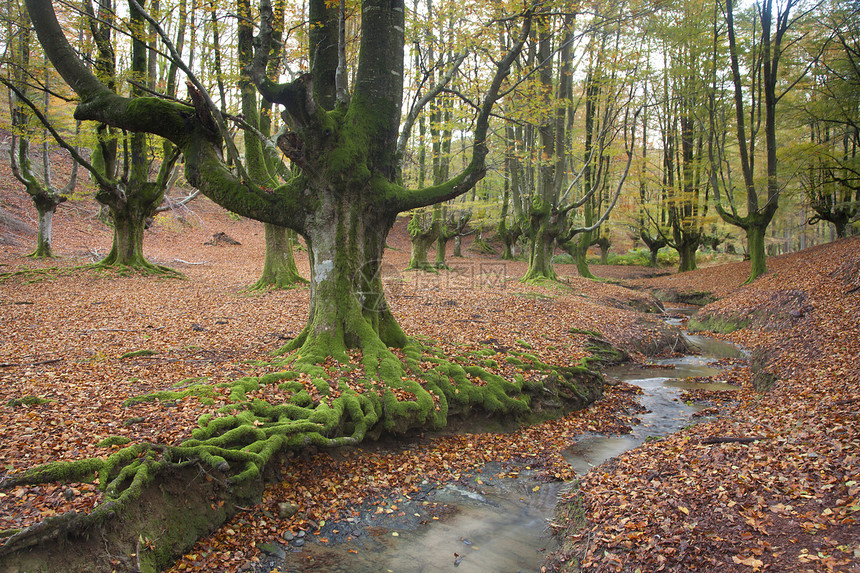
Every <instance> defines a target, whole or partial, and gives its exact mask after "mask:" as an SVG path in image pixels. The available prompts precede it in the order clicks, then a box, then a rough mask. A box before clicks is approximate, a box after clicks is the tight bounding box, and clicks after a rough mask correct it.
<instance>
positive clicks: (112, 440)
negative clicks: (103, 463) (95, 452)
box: [96, 436, 131, 448]
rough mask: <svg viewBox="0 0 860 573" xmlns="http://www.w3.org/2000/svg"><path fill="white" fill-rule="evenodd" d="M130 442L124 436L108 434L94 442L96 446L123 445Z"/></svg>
mask: <svg viewBox="0 0 860 573" xmlns="http://www.w3.org/2000/svg"><path fill="white" fill-rule="evenodd" d="M129 442H131V440H130V439H129V438H126V437H125V436H109V437H107V438H105V439H104V440H102V441H101V442H99V443H98V444H96V447H98V448H110V447H111V446H124V445H125V444H127V443H129Z"/></svg>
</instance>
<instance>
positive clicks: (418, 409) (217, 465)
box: [0, 336, 605, 564]
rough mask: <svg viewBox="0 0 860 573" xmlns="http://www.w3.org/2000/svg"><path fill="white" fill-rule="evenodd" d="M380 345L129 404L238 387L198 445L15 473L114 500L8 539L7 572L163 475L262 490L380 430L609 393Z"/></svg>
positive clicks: (532, 368) (305, 355)
mask: <svg viewBox="0 0 860 573" xmlns="http://www.w3.org/2000/svg"><path fill="white" fill-rule="evenodd" d="M379 340H380V339H379V338H376V343H371V344H368V345H367V346H366V347H365V348H364V349H363V351H362V352H361V357H360V363H356V361H355V360H354V358H355V356H353V357H352V358H353V360H350V356H348V355H347V354H346V353H345V352H333V350H334V349H333V348H330V347H329V345H328V344H327V343H326V339H325V337H322V336H317V337H316V338H314V339H313V340H312V341H310V342H309V341H308V340H307V338H306V337H305V336H300V337H299V338H298V339H296V340H295V341H293V343H292V345H291V347H292V348H294V350H293V351H292V352H290V353H289V354H287V355H286V356H285V357H283V358H282V359H280V360H279V362H278V363H277V365H276V366H277V367H278V368H280V369H281V370H280V371H278V372H274V373H271V374H266V375H264V376H262V377H260V378H242V379H239V380H236V381H234V382H232V383H229V384H220V385H208V384H205V383H199V384H193V385H191V386H188V387H186V388H184V389H182V390H180V391H175V392H174V391H168V392H161V393H158V394H155V395H150V396H142V397H138V398H134V399H130V400H129V401H128V403H129V404H132V403H134V402H139V401H143V400H148V399H168V400H169V399H181V398H183V397H186V396H189V395H196V396H201V397H203V396H210V397H212V396H215V395H216V394H219V392H218V388H219V387H221V388H225V387H226V388H229V398H228V400H229V401H228V403H227V404H226V405H225V406H223V407H221V408H220V409H218V410H217V411H216V412H214V413H209V414H206V415H204V416H202V417H201V418H200V419H199V421H198V425H199V427H198V428H196V429H195V430H194V431H193V432H192V438H191V439H189V440H186V441H185V442H183V443H181V444H180V445H178V446H168V445H158V444H151V443H137V444H132V445H128V446H126V447H124V448H122V449H119V450H117V451H116V452H115V453H113V454H112V455H110V456H108V457H107V458H104V459H101V458H91V459H85V460H78V461H74V462H54V463H50V464H46V465H42V466H37V467H34V468H31V469H29V470H27V471H25V472H22V473H20V474H15V475H9V476H6V477H5V478H4V479H3V480H2V482H0V487H3V488H10V487H14V486H16V485H22V484H41V483H51V482H57V481H62V482H92V481H94V480H95V478H96V477H97V478H98V480H99V484H100V487H101V488H102V490H103V492H104V493H103V501H102V503H101V504H100V505H99V506H98V507H97V508H96V509H95V510H93V511H92V512H91V513H89V514H86V515H77V514H73V515H63V516H59V517H56V518H50V519H48V520H46V521H44V522H42V523H40V524H37V525H34V526H32V527H29V528H27V529H25V530H22V531H20V532H17V533H15V534H13V535H11V536H9V535H7V536H6V537H8V539H6V541H5V543H3V545H2V547H0V564H3V563H8V562H11V561H10V560H14V559H15V558H16V557H15V555H18V554H19V553H20V552H21V551H22V550H27V549H28V548H31V547H33V546H35V545H40V546H42V545H45V544H50V543H52V540H62V539H66V538H67V537H68V536H69V535H70V534H71V532H73V531H76V532H80V531H86V530H89V529H92V528H94V527H98V528H101V529H103V528H104V527H105V523H106V522H107V521H109V520H111V519H113V518H114V517H116V516H117V515H119V514H121V513H123V512H124V511H125V510H126V509H128V508H129V506H130V505H133V504H134V503H135V502H136V500H138V499H139V498H140V497H141V495H142V493H143V492H144V491H145V490H146V488H147V487H149V486H150V485H152V484H153V483H154V480H155V479H156V478H157V476H159V475H160V474H163V473H165V472H176V471H179V470H181V469H182V468H185V467H189V466H190V467H200V468H202V469H203V470H204V471H211V472H212V473H216V474H218V475H220V476H223V482H224V484H225V485H226V486H227V487H228V489H231V488H236V487H245V486H247V485H248V484H259V483H261V482H262V471H263V470H264V468H265V467H266V466H267V464H269V462H270V461H271V460H272V458H273V456H275V455H276V454H278V453H282V452H285V451H288V450H299V449H302V448H305V447H308V446H311V445H315V446H319V447H335V446H343V445H354V444H358V443H360V442H362V441H363V440H365V439H366V438H368V437H377V436H378V435H379V434H380V433H381V432H393V433H403V432H406V431H408V430H411V429H417V428H431V429H438V428H442V427H444V426H445V425H446V424H447V422H448V419H449V418H450V417H453V416H458V417H468V416H470V415H474V414H475V413H477V412H479V411H480V412H483V413H485V414H487V415H490V416H498V417H504V418H516V419H520V420H526V419H528V417H529V416H530V415H532V414H535V413H537V412H541V413H542V415H543V416H544V417H546V415H547V414H546V413H547V411H551V412H555V414H556V415H560V414H563V413H565V412H567V411H571V410H574V409H581V408H584V407H586V406H588V405H589V404H591V403H592V402H593V401H594V400H596V399H597V398H598V397H600V396H601V395H602V392H603V379H602V377H601V376H600V374H598V373H595V372H592V371H591V370H590V369H589V367H588V365H589V360H588V359H585V360H583V363H582V365H581V366H578V367H554V366H550V365H547V364H544V363H542V362H541V361H540V360H539V359H538V358H537V357H536V356H534V355H532V354H528V353H525V352H522V353H517V352H508V353H507V356H506V358H505V359H504V363H503V366H504V368H505V369H506V371H507V374H506V376H505V377H502V376H501V375H499V374H497V373H494V372H492V371H491V369H492V368H489V367H484V366H477V365H475V364H476V363H483V364H487V365H489V366H494V367H495V369H496V371H498V369H499V368H500V365H499V364H498V363H497V362H496V361H494V360H492V357H493V356H494V355H495V354H496V352H495V351H494V350H492V349H489V348H487V349H482V350H481V351H479V352H475V351H472V352H469V353H465V354H462V355H457V356H446V355H444V354H443V352H442V351H441V350H439V349H438V348H434V347H430V346H424V345H421V344H419V343H417V342H414V341H410V342H408V343H407V344H406V345H405V346H404V347H403V348H402V349H399V350H394V351H393V350H391V349H389V348H388V347H387V346H385V345H384V344H382V343H381V342H380V341H379ZM603 350H604V351H605V349H603ZM395 352H396V353H397V354H395ZM329 357H333V358H329ZM511 370H513V371H514V372H515V373H514V374H513V375H510V371H511ZM269 385H275V386H277V388H278V390H279V391H280V393H283V394H286V395H288V399H287V400H284V401H281V402H279V403H269V402H267V401H265V400H262V399H259V398H254V399H249V398H248V394H249V393H251V392H254V391H256V390H259V389H261V388H265V387H266V386H269ZM222 392H223V391H222ZM7 533H8V532H7ZM2 537H4V536H3V535H0V538H2ZM61 542H62V541H61ZM191 542H193V539H191ZM152 543H154V544H155V545H158V542H152ZM152 543H151V544H152ZM183 549H184V547H175V548H173V549H171V551H182V550H183ZM159 551H162V552H163V550H162V549H159Z"/></svg>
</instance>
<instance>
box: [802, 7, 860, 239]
mask: <svg viewBox="0 0 860 573" xmlns="http://www.w3.org/2000/svg"><path fill="white" fill-rule="evenodd" d="M819 15H820V17H819V18H818V19H817V20H818V23H819V24H820V25H821V27H822V30H821V33H822V34H823V35H824V38H823V39H821V40H820V41H822V43H823V44H824V50H823V51H822V54H821V57H820V58H818V59H817V60H816V61H815V64H814V66H813V69H812V73H811V74H810V76H811V78H812V79H811V82H810V84H811V85H809V86H808V88H807V90H808V93H809V94H810V96H811V97H810V98H808V99H807V100H806V101H805V102H804V104H803V112H804V115H805V119H806V121H807V122H808V124H809V142H810V146H809V147H806V148H805V149H804V150H803V153H804V155H805V156H806V158H807V161H808V164H807V165H808V166H807V168H806V169H802V170H801V171H800V173H799V176H800V180H801V184H802V186H803V190H804V192H805V194H806V197H807V200H808V202H809V205H810V207H811V208H812V210H813V211H814V213H815V214H814V215H813V216H812V217H810V218H809V220H808V223H809V224H815V223H817V222H818V221H827V222H829V223H831V224H832V225H833V227H834V229H835V232H836V236H837V237H844V236H846V235H847V234H848V231H849V229H850V223H851V222H853V221H857V220H858V217H860V9H858V7H857V6H856V5H853V4H836V5H834V7H833V9H831V10H828V11H824V10H822V11H821V12H819Z"/></svg>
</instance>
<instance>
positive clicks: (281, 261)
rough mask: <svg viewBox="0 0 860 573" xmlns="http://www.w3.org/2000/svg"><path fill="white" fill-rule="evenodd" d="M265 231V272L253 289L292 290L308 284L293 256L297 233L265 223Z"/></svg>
mask: <svg viewBox="0 0 860 573" xmlns="http://www.w3.org/2000/svg"><path fill="white" fill-rule="evenodd" d="M263 230H264V232H265V236H266V256H265V259H264V260H263V272H262V273H261V275H260V278H259V280H257V282H256V283H254V285H252V286H251V289H252V290H256V289H265V288H271V287H274V288H290V287H292V286H295V285H296V284H303V283H306V282H307V281H306V280H305V279H304V277H302V275H301V273H300V272H299V268H298V266H296V258H295V256H294V255H293V246H294V244H295V241H296V234H295V231H292V230H290V229H287V228H286V227H280V226H278V225H272V224H270V223H264V224H263Z"/></svg>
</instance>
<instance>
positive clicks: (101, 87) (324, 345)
mask: <svg viewBox="0 0 860 573" xmlns="http://www.w3.org/2000/svg"><path fill="white" fill-rule="evenodd" d="M129 3H130V5H131V6H132V8H133V9H134V8H135V7H136V2H134V0H130V1H129ZM27 7H28V10H29V11H30V14H31V17H32V20H33V21H34V22H35V28H36V31H37V34H38V36H39V40H40V42H41V43H42V45H43V47H44V49H45V52H46V54H47V55H48V57H49V58H50V60H51V61H52V62H53V64H54V65H55V67H56V69H57V71H58V72H59V73H60V74H61V75H62V77H63V78H64V79H65V80H66V82H68V84H69V85H70V86H71V87H72V89H73V90H74V91H75V92H76V93H77V94H78V96H79V97H80V103H79V105H78V106H77V109H76V112H75V117H76V118H78V119H80V120H91V121H96V122H100V123H103V124H106V125H110V126H114V127H116V128H120V129H124V130H127V131H130V132H148V133H152V134H155V135H159V136H161V137H164V138H165V139H167V140H169V141H171V142H173V143H174V144H175V145H176V146H177V147H178V148H179V149H180V150H181V152H182V154H183V156H184V158H185V162H186V168H185V169H186V178H187V179H188V181H189V182H190V183H191V184H192V185H193V186H195V187H197V188H198V189H200V190H201V191H202V192H203V193H204V194H206V195H207V196H209V197H210V198H211V199H213V200H214V201H215V202H217V203H219V204H221V205H222V206H224V207H225V208H227V209H229V210H231V211H233V212H236V213H238V214H241V215H244V216H247V217H250V218H253V219H257V220H259V221H263V222H265V223H269V224H272V225H278V226H281V227H287V228H289V229H293V230H295V231H296V232H298V233H299V234H300V235H302V237H303V238H304V239H305V241H306V243H307V246H308V253H309V259H310V269H311V302H310V313H309V317H308V321H307V325H306V326H305V328H304V330H303V331H302V332H301V334H300V335H299V336H298V337H297V338H296V339H295V340H294V341H293V342H292V343H291V344H290V345H288V347H287V348H286V349H285V350H287V351H288V350H295V349H300V356H301V361H302V362H303V363H308V364H314V363H319V362H321V361H322V360H323V359H324V358H325V357H328V356H331V357H333V358H335V359H337V360H340V361H344V362H345V361H346V360H347V350H348V349H350V348H359V349H361V350H362V351H363V356H364V359H363V361H364V366H365V369H366V371H367V373H368V375H370V376H372V377H373V376H376V375H379V376H380V377H383V378H386V379H389V378H396V379H398V380H399V379H400V375H399V374H400V372H399V371H398V368H399V365H400V362H399V361H396V360H395V359H394V357H393V355H392V354H391V353H390V351H389V350H388V347H402V346H404V345H405V344H406V343H407V337H406V336H405V335H404V333H403V331H402V330H401V328H400V326H399V325H398V324H397V322H396V320H395V319H394V317H393V315H392V313H391V310H390V308H389V306H388V304H387V302H386V299H385V294H384V292H383V289H382V280H381V275H380V268H381V262H382V255H383V250H384V247H385V241H386V237H387V235H388V232H389V230H390V228H391V226H392V224H393V222H394V220H395V217H396V216H397V214H398V213H401V212H403V211H408V210H410V209H416V208H420V207H424V206H428V205H432V204H435V203H437V202H440V201H444V200H447V199H451V198H453V197H456V196H458V195H460V194H462V193H465V192H466V191H468V190H469V189H471V188H472V187H473V186H474V185H475V183H476V182H477V181H479V180H480V179H481V178H482V177H483V175H484V172H485V161H484V159H485V156H486V154H487V146H486V139H487V129H488V122H489V119H490V115H491V111H492V108H493V105H494V103H495V101H496V99H497V98H498V97H499V94H500V90H501V88H502V85H503V81H504V79H505V77H506V75H507V73H508V69H509V68H510V65H511V63H512V62H513V61H514V60H515V59H516V57H517V56H518V53H519V51H520V49H521V46H522V38H523V37H525V34H526V32H525V31H523V32H522V33H521V34H520V40H519V41H518V42H517V43H516V44H515V45H514V48H513V49H512V50H511V51H510V52H508V53H507V54H504V55H503V57H502V58H501V59H500V60H499V61H498V64H497V66H496V73H495V75H494V76H493V77H492V78H491V81H490V83H489V86H488V88H487V90H486V93H485V96H484V98H483V100H482V102H481V105H480V107H479V110H478V114H477V118H476V121H475V124H474V125H475V127H474V131H473V141H474V145H473V148H472V157H471V161H470V162H469V163H468V165H467V167H466V168H465V169H464V170H463V171H461V172H460V173H458V174H457V175H455V176H453V177H452V178H450V179H449V180H447V181H444V182H441V183H436V184H433V185H431V186H428V187H424V188H421V189H407V188H405V187H404V186H403V185H402V184H401V179H400V176H399V174H400V169H399V161H400V155H399V154H398V152H397V150H398V148H397V141H398V131H399V127H400V116H401V109H402V98H403V81H404V80H403V76H404V59H403V56H404V26H405V18H404V4H403V2H402V1H398V0H394V1H392V0H364V1H363V2H362V4H361V45H360V50H359V56H358V64H357V70H356V71H355V74H354V76H353V77H354V78H355V85H354V86H351V88H352V89H351V91H350V90H348V89H347V87H348V86H346V85H345V83H344V82H345V78H346V77H347V74H344V73H338V66H339V65H343V64H345V61H344V58H343V57H342V54H341V53H340V50H339V49H338V46H339V42H338V28H339V26H338V7H337V5H336V4H335V3H331V2H326V1H325V0H312V1H311V2H310V4H309V16H310V22H311V23H312V25H311V26H310V32H309V42H308V44H309V49H308V55H309V61H310V71H309V73H306V74H303V75H301V76H299V77H298V78H296V79H295V80H293V81H291V82H288V83H277V82H276V81H274V80H272V79H271V78H270V77H269V76H268V74H267V73H266V67H267V63H268V56H269V54H270V51H271V49H272V48H273V45H272V42H271V39H272V30H273V11H272V6H271V3H270V2H269V1H268V0H263V1H262V2H261V3H260V28H259V30H260V32H259V34H258V36H257V38H256V42H255V54H254V57H253V58H252V60H251V62H250V64H249V65H248V66H247V67H246V69H245V70H244V72H245V73H246V74H247V75H248V77H249V78H250V79H251V80H252V82H253V83H254V84H255V85H256V87H257V89H258V90H259V92H260V94H261V95H262V97H263V98H265V99H266V100H267V101H269V102H272V103H274V104H276V105H278V106H280V107H281V108H282V110H283V113H282V117H283V119H284V120H285V122H286V124H287V125H288V126H289V131H288V132H286V133H285V134H283V135H282V136H281V137H280V138H279V140H278V146H279V147H280V149H281V150H282V151H283V152H284V153H285V154H286V156H287V157H288V158H289V159H290V161H291V163H292V176H291V177H290V179H289V180H287V181H286V182H285V183H283V184H281V185H279V186H276V187H274V188H268V187H264V186H263V185H262V184H259V183H257V182H255V180H254V178H253V177H252V176H249V175H248V171H247V170H246V169H245V166H244V165H242V164H241V163H239V164H238V166H237V167H238V168H237V169H235V170H234V169H231V168H230V167H229V166H228V163H227V162H226V161H225V159H224V155H223V149H224V147H225V146H226V148H227V152H228V154H232V155H234V156H235V155H236V153H235V146H234V145H233V143H232V140H230V139H229V138H226V139H225V138H224V137H223V134H224V133H226V132H227V130H226V128H225V126H224V119H223V117H222V116H221V114H220V113H219V111H218V109H217V108H216V107H215V106H214V105H213V104H212V102H211V99H210V98H209V97H208V94H207V93H206V92H205V90H204V89H203V86H202V85H201V84H199V82H196V81H195V79H194V77H193V75H189V78H190V79H189V96H190V98H191V100H192V105H187V104H183V103H179V102H175V101H168V100H164V99H160V98H157V97H142V96H138V97H123V96H121V95H118V94H116V93H114V92H113V91H112V90H110V89H108V87H107V86H105V84H104V83H103V82H102V81H100V80H99V79H98V78H97V77H96V76H95V75H93V74H92V73H91V72H90V70H89V69H88V68H87V67H86V65H85V64H84V63H83V62H82V61H81V59H80V58H79V57H78V56H77V55H76V53H75V51H74V49H73V48H72V47H71V45H70V44H69V43H68V41H67V39H66V37H65V35H64V34H63V31H62V29H61V27H60V26H59V24H58V22H57V18H56V16H55V14H54V9H53V6H52V4H51V3H50V2H47V1H45V0H28V1H27ZM526 22H527V20H526ZM165 43H166V44H167V43H168V42H166V41H165ZM169 47H170V46H168V48H169ZM174 56H175V57H178V54H174ZM188 72H190V70H186V73H188ZM235 160H238V156H236V157H235ZM385 364H388V365H390V366H389V367H386V366H385Z"/></svg>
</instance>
